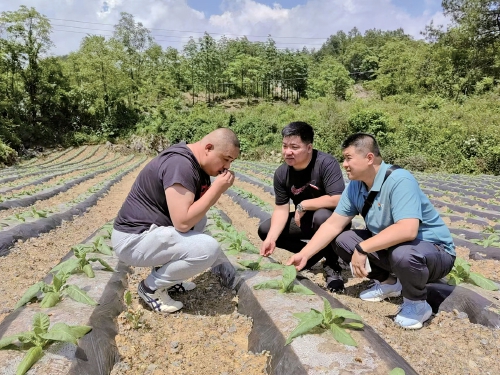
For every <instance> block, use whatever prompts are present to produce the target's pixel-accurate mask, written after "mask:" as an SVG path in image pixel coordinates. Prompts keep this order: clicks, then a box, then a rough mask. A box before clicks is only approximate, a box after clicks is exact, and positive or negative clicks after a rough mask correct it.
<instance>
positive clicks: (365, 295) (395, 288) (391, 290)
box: [359, 279, 403, 302]
mask: <svg viewBox="0 0 500 375" xmlns="http://www.w3.org/2000/svg"><path fill="white" fill-rule="evenodd" d="M374 281H375V284H374V285H373V286H372V287H371V288H368V289H366V290H364V291H362V292H361V293H360V294H359V298H361V299H362V300H363V301H370V302H380V301H382V300H384V299H386V298H389V297H399V296H400V295H401V290H402V289H403V286H402V285H401V283H400V282H399V279H396V283H395V284H381V283H380V281H377V280H374Z"/></svg>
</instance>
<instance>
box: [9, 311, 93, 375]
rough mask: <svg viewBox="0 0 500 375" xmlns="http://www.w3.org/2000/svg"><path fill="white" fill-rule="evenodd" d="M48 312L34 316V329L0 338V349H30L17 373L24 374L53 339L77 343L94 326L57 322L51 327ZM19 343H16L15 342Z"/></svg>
mask: <svg viewBox="0 0 500 375" xmlns="http://www.w3.org/2000/svg"><path fill="white" fill-rule="evenodd" d="M49 326H50V319H49V316H48V315H47V314H44V313H41V312H39V313H36V314H35V316H34V317H33V329H32V330H31V331H27V332H21V333H18V334H15V335H12V336H7V337H4V338H2V339H1V340H0V349H26V348H29V349H28V352H27V353H26V355H25V356H24V358H23V359H22V361H21V363H20V364H19V366H17V370H16V375H23V374H25V373H26V372H28V370H29V369H30V368H31V367H32V366H33V365H34V364H35V363H36V362H37V361H38V360H39V359H40V358H41V357H42V356H43V349H44V348H45V347H46V346H47V345H48V344H50V343H51V342H53V341H62V342H70V343H73V344H75V345H77V344H78V343H77V340H78V339H79V338H81V337H83V336H85V335H86V334H87V333H88V332H89V331H90V330H91V329H92V327H89V326H69V325H67V324H66V323H55V324H54V325H53V326H52V327H51V328H50V329H49ZM16 341H17V342H18V343H19V344H18V345H16V344H14V343H15V342H16Z"/></svg>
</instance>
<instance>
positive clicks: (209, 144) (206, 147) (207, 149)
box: [205, 143, 214, 151]
mask: <svg viewBox="0 0 500 375" xmlns="http://www.w3.org/2000/svg"><path fill="white" fill-rule="evenodd" d="M213 149H214V145H213V144H211V143H207V144H206V145H205V151H213Z"/></svg>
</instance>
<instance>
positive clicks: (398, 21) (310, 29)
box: [0, 0, 446, 54]
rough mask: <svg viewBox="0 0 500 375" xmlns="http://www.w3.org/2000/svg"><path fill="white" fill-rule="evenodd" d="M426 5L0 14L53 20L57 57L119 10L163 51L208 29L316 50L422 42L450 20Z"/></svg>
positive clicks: (349, 1)
mask: <svg viewBox="0 0 500 375" xmlns="http://www.w3.org/2000/svg"><path fill="white" fill-rule="evenodd" d="M425 1H426V11H425V12H424V13H423V14H422V15H420V16H417V17H414V16H411V15H410V14H409V13H408V12H405V11H403V10H401V8H398V7H396V6H394V5H393V4H392V3H391V1H390V0H309V1H308V2H307V3H306V4H304V5H298V6H296V7H293V8H290V9H287V8H283V7H282V6H281V5H279V4H278V3H276V4H274V5H272V6H268V5H265V4H262V3H259V2H258V1H254V0H223V1H221V7H220V9H221V13H220V14H217V15H212V16H211V17H209V18H207V17H206V16H205V15H204V13H203V12H200V11H198V10H195V9H192V8H190V7H189V6H188V4H187V0H142V1H136V0H86V1H73V0H36V1H35V0H23V1H22V2H21V1H20V0H11V1H10V2H9V5H8V6H7V4H6V3H7V2H2V3H1V4H0V11H5V10H10V11H12V10H17V9H18V8H19V5H21V4H25V5H27V6H29V7H30V6H33V7H35V8H36V10H37V11H38V12H40V13H42V14H44V15H45V16H47V17H49V18H51V22H52V25H53V29H54V33H53V35H52V40H53V41H54V44H55V45H56V47H55V49H53V53H54V54H65V53H68V52H70V51H74V50H76V49H78V47H79V44H80V41H81V39H82V38H83V37H84V36H85V33H91V34H101V35H106V36H109V35H111V34H112V32H113V26H112V25H114V24H116V23H117V22H118V20H119V18H120V12H127V13H130V14H132V15H133V16H134V19H135V20H136V21H138V22H142V23H143V25H144V26H146V27H148V28H150V29H152V32H153V35H154V36H155V37H156V39H157V41H158V43H160V44H161V45H162V46H164V47H166V46H168V45H172V46H173V47H176V48H181V47H182V46H183V45H184V44H185V43H186V42H187V40H188V37H189V36H194V37H195V38H198V37H200V36H201V35H202V33H203V32H204V31H207V32H209V33H213V34H212V35H213V36H214V37H215V38H218V37H219V36H220V34H226V35H227V36H228V37H234V36H235V35H239V36H242V35H247V36H248V38H249V39H250V40H265V38H256V37H254V36H266V35H268V34H271V35H272V37H273V38H274V39H275V41H276V43H277V45H278V47H290V48H299V49H300V48H302V46H303V45H304V44H306V45H307V46H308V47H310V48H316V49H318V48H319V47H320V46H321V44H322V43H323V42H324V41H325V40H326V38H327V37H329V36H330V35H332V34H335V33H336V32H337V31H339V30H344V31H345V32H347V31H349V30H350V29H352V28H353V27H354V26H356V27H357V28H358V29H359V30H360V31H361V32H364V31H365V30H367V29H372V28H377V29H382V30H395V29H397V28H400V27H402V28H403V29H404V30H405V32H406V33H408V34H410V35H412V36H413V37H415V38H421V36H420V31H422V30H424V27H425V25H426V24H428V23H429V22H430V20H431V19H432V18H434V19H435V24H440V23H445V22H446V18H445V17H444V16H443V15H442V13H441V12H437V13H434V14H432V12H431V9H433V7H434V9H435V2H436V1H438V0H425ZM278 2H279V0H278ZM56 19H63V20H76V21H84V22H94V23H101V25H92V24H88V23H74V22H69V21H61V20H56ZM106 24H109V25H106ZM64 25H66V26H64ZM68 26H73V27H68ZM77 27H79V28H77ZM158 29H162V30H158ZM192 31H199V33H192ZM281 37H294V38H288V39H287V38H281ZM306 38H319V39H306ZM290 43H297V44H290Z"/></svg>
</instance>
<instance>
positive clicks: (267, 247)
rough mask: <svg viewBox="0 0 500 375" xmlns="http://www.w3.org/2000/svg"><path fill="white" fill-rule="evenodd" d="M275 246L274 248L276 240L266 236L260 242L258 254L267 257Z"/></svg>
mask: <svg viewBox="0 0 500 375" xmlns="http://www.w3.org/2000/svg"><path fill="white" fill-rule="evenodd" d="M275 248H276V242H274V241H272V240H268V239H267V238H266V239H265V241H264V242H262V245H260V255H262V256H264V257H268V256H269V255H271V254H272V253H273V251H274V249H275Z"/></svg>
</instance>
